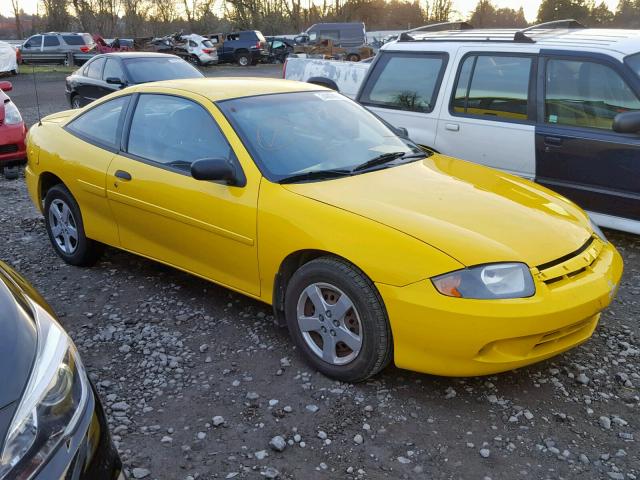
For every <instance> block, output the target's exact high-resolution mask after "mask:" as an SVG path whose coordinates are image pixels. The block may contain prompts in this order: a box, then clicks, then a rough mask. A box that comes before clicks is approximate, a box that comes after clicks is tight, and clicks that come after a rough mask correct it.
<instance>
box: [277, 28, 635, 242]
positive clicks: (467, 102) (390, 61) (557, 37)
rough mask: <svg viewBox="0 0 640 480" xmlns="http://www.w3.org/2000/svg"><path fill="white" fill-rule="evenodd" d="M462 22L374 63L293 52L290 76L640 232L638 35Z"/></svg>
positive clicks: (401, 44)
mask: <svg viewBox="0 0 640 480" xmlns="http://www.w3.org/2000/svg"><path fill="white" fill-rule="evenodd" d="M441 27H442V26H439V28H441ZM445 27H446V26H445ZM458 27H459V28H458V29H451V30H443V31H428V29H424V30H425V31H414V32H406V33H404V34H402V35H400V37H399V38H398V40H397V41H394V42H391V43H387V44H385V45H384V46H382V48H381V49H380V51H379V52H378V54H377V55H376V57H375V58H374V59H373V61H372V62H371V63H364V62H357V63H351V62H341V61H331V60H318V59H304V58H291V59H289V60H288V62H287V64H286V69H285V74H284V77H285V78H287V79H291V80H300V81H305V82H310V83H315V84H318V85H324V86H327V87H330V88H333V89H334V90H337V91H339V92H340V93H342V94H344V95H346V96H348V97H350V98H352V99H354V100H355V101H357V102H359V103H361V104H362V105H364V106H365V107H366V108H368V109H369V110H370V111H371V112H373V113H375V114H377V115H378V116H379V117H381V118H383V119H384V120H386V121H387V122H388V123H389V124H391V125H393V126H395V127H404V128H405V129H406V130H407V132H408V136H409V137H410V138H411V139H412V140H414V141H415V142H416V143H419V144H421V145H424V146H426V147H429V148H431V149H433V150H436V151H438V152H440V153H443V154H446V155H450V156H453V157H458V158H463V159H465V160H470V161H472V162H476V163H479V164H483V165H487V166H490V167H494V168H499V169H501V170H505V171H507V172H510V173H513V174H516V175H520V176H522V177H525V178H529V179H533V180H535V181H536V182H538V183H540V184H542V185H545V186H548V187H549V188H551V189H552V190H556V191H558V192H560V193H562V194H563V195H565V196H567V197H569V198H571V199H572V200H574V201H575V202H577V203H578V204H579V205H580V206H582V207H583V208H585V209H586V210H588V211H589V212H590V213H591V216H592V218H593V220H594V221H595V222H596V223H598V224H599V225H602V226H605V227H610V228H615V229H618V230H624V231H628V232H634V233H638V234H640V180H639V179H640V161H639V160H640V30H607V29H589V28H584V27H583V26H582V25H580V24H579V23H578V22H576V21H574V20H562V21H555V22H550V23H547V24H541V25H536V26H533V27H529V28H526V29H524V30H515V29H495V30H476V29H473V28H472V27H471V26H470V25H468V24H462V25H458ZM447 28H448V27H447Z"/></svg>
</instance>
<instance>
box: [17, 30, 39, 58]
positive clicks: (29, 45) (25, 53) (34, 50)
mask: <svg viewBox="0 0 640 480" xmlns="http://www.w3.org/2000/svg"><path fill="white" fill-rule="evenodd" d="M42 40H43V37H42V35H34V36H33V37H30V38H29V39H28V40H27V41H26V42H24V44H23V45H22V47H21V49H20V53H21V54H22V59H23V60H25V61H27V62H28V61H32V62H33V61H35V60H36V59H37V54H38V53H41V52H42ZM34 54H35V55H36V56H35V57H34Z"/></svg>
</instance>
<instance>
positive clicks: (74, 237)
mask: <svg viewBox="0 0 640 480" xmlns="http://www.w3.org/2000/svg"><path fill="white" fill-rule="evenodd" d="M49 228H51V235H52V237H53V239H54V240H55V242H56V245H57V246H58V248H59V249H60V250H61V251H62V252H63V253H65V254H67V255H72V254H73V253H74V252H75V251H76V250H77V248H78V224H77V223H76V219H75V217H74V216H73V212H72V211H71V209H70V208H69V205H67V204H66V203H65V202H64V201H62V200H60V199H55V200H54V201H53V202H51V206H50V207H49Z"/></svg>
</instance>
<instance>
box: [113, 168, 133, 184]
mask: <svg viewBox="0 0 640 480" xmlns="http://www.w3.org/2000/svg"><path fill="white" fill-rule="evenodd" d="M115 175H116V178H119V179H120V180H124V181H125V182H128V181H130V180H131V178H132V177H131V174H130V173H129V172H125V171H124V170H116V173H115Z"/></svg>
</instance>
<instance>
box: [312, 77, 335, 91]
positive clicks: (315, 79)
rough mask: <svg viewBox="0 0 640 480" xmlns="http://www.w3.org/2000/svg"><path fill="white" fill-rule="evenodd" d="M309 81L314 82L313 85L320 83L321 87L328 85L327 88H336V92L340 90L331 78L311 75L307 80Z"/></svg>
mask: <svg viewBox="0 0 640 480" xmlns="http://www.w3.org/2000/svg"><path fill="white" fill-rule="evenodd" d="M307 83H312V84H313V85H320V86H321V87H327V88H330V89H331V90H335V91H336V92H339V91H340V89H339V88H338V85H337V84H336V82H334V81H333V80H331V79H330V78H325V77H311V78H309V80H307Z"/></svg>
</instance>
